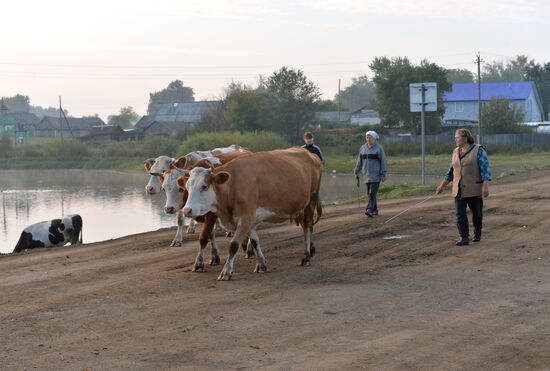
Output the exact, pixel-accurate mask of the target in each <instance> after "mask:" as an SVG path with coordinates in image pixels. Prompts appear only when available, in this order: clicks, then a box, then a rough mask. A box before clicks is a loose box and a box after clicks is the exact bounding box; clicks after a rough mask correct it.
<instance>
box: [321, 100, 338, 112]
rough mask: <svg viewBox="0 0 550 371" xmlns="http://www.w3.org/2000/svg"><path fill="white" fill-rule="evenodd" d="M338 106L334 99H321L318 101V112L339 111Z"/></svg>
mask: <svg viewBox="0 0 550 371" xmlns="http://www.w3.org/2000/svg"><path fill="white" fill-rule="evenodd" d="M338 108H340V109H341V107H338V104H337V103H336V102H335V101H333V100H332V99H320V100H318V101H317V111H319V112H331V111H338Z"/></svg>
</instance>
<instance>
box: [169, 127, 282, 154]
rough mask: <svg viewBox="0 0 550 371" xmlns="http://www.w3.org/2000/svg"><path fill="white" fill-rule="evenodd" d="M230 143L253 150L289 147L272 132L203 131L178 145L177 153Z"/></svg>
mask: <svg viewBox="0 0 550 371" xmlns="http://www.w3.org/2000/svg"><path fill="white" fill-rule="evenodd" d="M232 144H237V145H240V146H242V147H245V148H248V149H250V150H251V151H253V152H260V151H269V150H272V149H277V148H288V147H290V145H289V143H288V142H287V141H285V140H284V139H283V138H282V137H281V136H279V135H277V134H275V133H272V132H246V133H243V134H241V133H239V132H228V131H224V132H218V133H206V132H205V133H198V134H195V135H192V136H190V137H189V138H188V139H187V140H186V141H185V142H183V143H182V144H181V145H180V146H179V148H178V151H177V155H178V156H183V155H185V154H187V153H189V152H191V151H197V150H201V151H204V150H211V149H213V148H217V147H227V146H230V145H232Z"/></svg>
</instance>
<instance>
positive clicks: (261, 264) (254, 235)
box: [249, 228, 267, 273]
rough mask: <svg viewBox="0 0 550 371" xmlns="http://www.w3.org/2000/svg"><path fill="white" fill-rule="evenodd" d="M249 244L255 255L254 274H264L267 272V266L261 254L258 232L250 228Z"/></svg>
mask: <svg viewBox="0 0 550 371" xmlns="http://www.w3.org/2000/svg"><path fill="white" fill-rule="evenodd" d="M249 244H250V245H251V247H252V248H253V249H254V251H255V253H256V261H257V263H256V267H255V268H254V272H256V273H264V272H266V271H267V266H266V264H265V257H264V254H263V252H262V249H261V248H260V238H259V237H258V232H256V228H252V229H251V230H250V238H249Z"/></svg>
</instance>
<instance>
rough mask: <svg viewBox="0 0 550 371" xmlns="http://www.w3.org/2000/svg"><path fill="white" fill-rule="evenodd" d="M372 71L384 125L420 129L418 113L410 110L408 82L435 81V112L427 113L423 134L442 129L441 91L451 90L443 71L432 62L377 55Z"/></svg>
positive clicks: (443, 108)
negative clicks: (414, 61) (412, 61)
mask: <svg viewBox="0 0 550 371" xmlns="http://www.w3.org/2000/svg"><path fill="white" fill-rule="evenodd" d="M370 68H371V70H372V71H373V72H374V78H373V82H374V85H375V87H376V107H377V109H378V112H379V114H380V118H381V121H382V124H383V125H384V126H390V127H391V126H398V125H400V124H404V125H405V127H407V128H408V129H410V130H412V131H414V132H419V131H420V114H419V113H418V114H411V113H410V97H409V94H410V93H409V84H410V83H415V82H435V83H437V91H438V98H437V101H438V104H437V107H438V109H437V111H436V112H433V113H427V114H426V120H425V123H426V127H425V129H426V133H427V134H431V133H437V132H439V131H440V129H441V118H442V117H443V114H444V113H445V107H444V105H443V99H442V94H443V92H445V91H449V90H450V89H451V83H450V82H449V80H447V76H446V70H445V69H444V68H442V67H440V66H438V65H437V64H435V63H430V62H428V61H426V60H423V61H422V62H421V63H420V65H419V66H413V65H412V64H411V62H410V61H409V60H408V59H407V58H401V57H397V58H392V59H389V58H387V57H379V58H375V59H374V60H373V61H372V63H371V64H370Z"/></svg>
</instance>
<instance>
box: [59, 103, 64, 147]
mask: <svg viewBox="0 0 550 371" xmlns="http://www.w3.org/2000/svg"><path fill="white" fill-rule="evenodd" d="M61 112H63V108H61V95H60V96H59V135H60V136H61V139H63V121H62V115H61Z"/></svg>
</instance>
